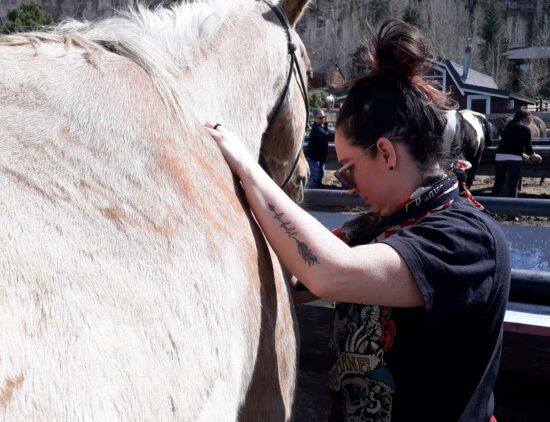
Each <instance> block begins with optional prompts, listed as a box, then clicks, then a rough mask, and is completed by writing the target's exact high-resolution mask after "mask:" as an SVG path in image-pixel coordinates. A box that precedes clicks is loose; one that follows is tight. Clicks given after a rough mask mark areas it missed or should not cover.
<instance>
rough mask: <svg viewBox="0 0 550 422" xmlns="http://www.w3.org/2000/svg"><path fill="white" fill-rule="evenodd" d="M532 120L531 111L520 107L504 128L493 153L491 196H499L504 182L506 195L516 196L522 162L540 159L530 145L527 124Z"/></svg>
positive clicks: (529, 133) (534, 161)
mask: <svg viewBox="0 0 550 422" xmlns="http://www.w3.org/2000/svg"><path fill="white" fill-rule="evenodd" d="M532 122H533V117H532V115H531V113H530V112H529V111H528V110H526V109H523V108H522V109H519V110H518V111H516V113H515V114H514V118H513V119H512V120H511V121H510V122H508V124H507V125H506V127H505V128H504V131H503V132H502V136H501V139H500V142H499V143H498V147H497V151H496V155H495V184H494V186H493V196H500V193H501V191H502V188H503V187H504V184H505V183H506V196H508V197H510V198H517V197H518V184H519V182H520V180H521V164H522V162H523V161H527V162H530V163H537V162H540V161H541V160H542V159H541V157H540V155H538V154H535V152H534V151H533V146H532V145H531V130H530V129H529V124H531V123H532Z"/></svg>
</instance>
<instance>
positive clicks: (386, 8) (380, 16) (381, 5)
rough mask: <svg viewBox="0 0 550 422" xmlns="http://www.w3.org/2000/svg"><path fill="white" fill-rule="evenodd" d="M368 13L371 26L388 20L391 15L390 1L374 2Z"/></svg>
mask: <svg viewBox="0 0 550 422" xmlns="http://www.w3.org/2000/svg"><path fill="white" fill-rule="evenodd" d="M368 11H369V20H370V22H371V24H372V25H376V24H377V23H378V22H380V21H383V20H386V19H387V18H388V16H389V15H390V1H389V0H372V1H371V2H370V4H369V9H368Z"/></svg>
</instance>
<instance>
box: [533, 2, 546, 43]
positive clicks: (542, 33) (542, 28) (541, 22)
mask: <svg viewBox="0 0 550 422" xmlns="http://www.w3.org/2000/svg"><path fill="white" fill-rule="evenodd" d="M534 32H535V36H534V39H533V45H535V46H549V45H550V0H544V1H543V3H542V10H541V12H540V15H539V18H538V22H537V24H536V25H535V29H534Z"/></svg>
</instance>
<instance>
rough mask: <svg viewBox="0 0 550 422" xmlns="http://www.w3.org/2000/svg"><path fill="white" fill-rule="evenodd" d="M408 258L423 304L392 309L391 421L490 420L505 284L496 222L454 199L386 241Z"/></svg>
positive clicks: (503, 246)
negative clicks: (448, 205) (444, 207)
mask: <svg viewBox="0 0 550 422" xmlns="http://www.w3.org/2000/svg"><path fill="white" fill-rule="evenodd" d="M384 243H387V244H388V245H390V246H391V247H392V248H394V249H395V250H396V251H397V252H398V253H399V254H400V255H401V257H402V258H403V260H404V261H405V263H406V264H407V266H408V268H409V270H410V272H411V274H412V276H413V278H414V279H415V281H416V283H417V284H418V287H419V289H420V291H421V293H422V296H423V298H424V302H425V306H424V307H422V308H412V309H411V308H408V309H407V308H399V309H398V308H394V309H393V311H394V313H393V317H394V319H395V322H396V336H395V338H394V344H393V347H391V348H390V349H389V350H388V352H387V353H386V355H385V359H386V363H387V365H388V368H390V370H391V373H392V375H393V378H394V381H395V388H396V392H395V396H394V401H393V406H392V421H393V422H397V421H412V420H421V421H432V420H434V421H436V420H437V421H461V422H465V421H472V422H473V421H476V422H478V421H488V420H489V418H490V416H491V414H492V412H493V409H492V389H493V385H494V383H495V379H496V376H497V372H498V366H499V360H500V351H501V348H502V323H503V320H504V314H505V312H506V303H507V299H508V293H509V287H510V257H509V249H508V245H507V242H506V239H505V237H504V234H503V233H502V231H501V229H500V228H499V227H498V224H497V223H496V222H495V221H494V220H493V219H492V218H491V217H490V216H488V215H486V214H484V213H482V212H481V211H479V210H478V209H476V208H475V207H473V206H472V205H471V204H470V203H469V202H468V201H466V200H464V199H462V198H459V199H457V200H456V201H455V202H454V203H453V204H452V205H451V206H450V207H449V208H447V209H445V210H442V211H440V212H438V213H435V214H432V215H430V216H428V217H426V218H425V219H423V220H422V221H420V222H419V223H418V224H417V225H415V226H412V227H409V228H406V229H403V230H400V231H399V232H397V233H396V234H395V235H393V236H391V237H389V238H388V239H386V240H384Z"/></svg>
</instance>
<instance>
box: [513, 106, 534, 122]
mask: <svg viewBox="0 0 550 422" xmlns="http://www.w3.org/2000/svg"><path fill="white" fill-rule="evenodd" d="M532 121H533V115H532V114H531V112H530V111H529V110H527V109H526V108H525V107H521V108H520V109H519V110H518V111H516V113H515V114H514V118H513V119H512V121H511V122H510V123H523V124H526V125H529V124H530V123H531V122H532Z"/></svg>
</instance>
